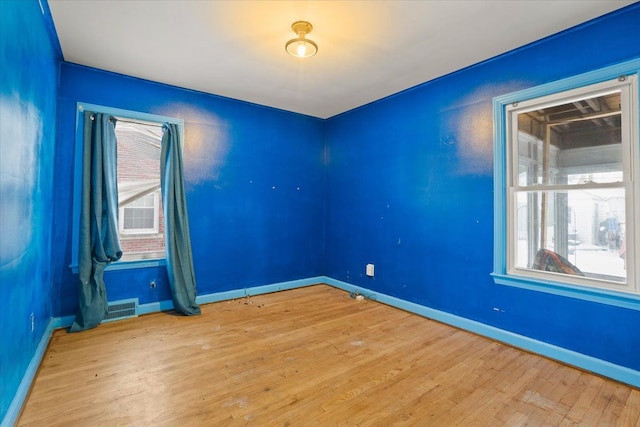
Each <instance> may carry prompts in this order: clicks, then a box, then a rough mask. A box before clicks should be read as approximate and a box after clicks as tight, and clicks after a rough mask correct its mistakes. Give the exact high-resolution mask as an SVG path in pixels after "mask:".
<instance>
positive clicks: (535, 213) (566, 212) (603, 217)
mask: <svg viewBox="0 0 640 427" xmlns="http://www.w3.org/2000/svg"><path fill="white" fill-rule="evenodd" d="M515 199H516V201H517V209H516V212H515V225H516V227H515V228H514V230H515V231H514V236H513V239H514V241H515V242H514V243H515V245H514V248H515V260H514V262H515V266H516V267H518V268H526V269H534V270H543V271H552V272H555V273H561V274H568V275H581V276H586V277H591V278H596V279H603V280H611V281H615V282H620V283H624V282H625V281H626V275H627V274H626V265H625V226H626V223H625V208H624V207H625V195H624V189H622V188H609V189H591V190H569V191H521V192H517V193H516V197H515ZM545 250H546V251H545Z"/></svg>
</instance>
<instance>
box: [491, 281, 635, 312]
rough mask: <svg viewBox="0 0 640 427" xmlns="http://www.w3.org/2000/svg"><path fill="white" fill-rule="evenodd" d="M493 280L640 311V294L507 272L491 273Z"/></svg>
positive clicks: (501, 283) (502, 283) (508, 284)
mask: <svg viewBox="0 0 640 427" xmlns="http://www.w3.org/2000/svg"><path fill="white" fill-rule="evenodd" d="M491 276H493V280H494V281H495V282H496V283H497V284H499V285H507V286H514V287H517V288H523V289H529V290H533V291H538V292H546V293H549V294H554V295H561V296H565V297H569V298H577V299H581V300H585V301H591V302H597V303H600V304H608V305H613V306H617V307H623V308H628V309H630V310H637V311H640V296H639V295H632V294H627V293H624V292H615V291H609V290H604V289H594V288H584V287H579V286H572V285H566V284H559V283H557V282H551V281H545V280H540V279H533V278H529V277H521V276H514V275H507V274H499V273H491Z"/></svg>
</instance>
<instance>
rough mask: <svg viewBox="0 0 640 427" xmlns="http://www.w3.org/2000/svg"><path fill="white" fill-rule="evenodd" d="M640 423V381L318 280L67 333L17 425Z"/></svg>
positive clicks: (51, 352)
mask: <svg viewBox="0 0 640 427" xmlns="http://www.w3.org/2000/svg"><path fill="white" fill-rule="evenodd" d="M639 420H640V391H639V390H637V389H634V388H632V387H628V386H625V385H623V384H620V383H617V382H614V381H611V380H608V379H605V378H601V377H598V376H595V375H591V374H589V373H586V372H583V371H580V370H577V369H574V368H571V367H568V366H565V365H562V364H560V363H557V362H554V361H551V360H548V359H545V358H543V357H540V356H537V355H533V354H531V353H527V352H525V351H522V350H519V349H516V348H513V347H509V346H507V345H503V344H500V343H497V342H494V341H491V340H488V339H486V338H483V337H480V336H477V335H474V334H471V333H467V332H464V331H461V330H458V329H455V328H452V327H449V326H446V325H443V324H441V323H438V322H434V321H431V320H428V319H425V318H422V317H420V316H417V315H414V314H411V313H407V312H404V311H402V310H397V309H394V308H392V307H388V306H385V305H383V304H380V303H377V302H374V301H369V300H366V301H356V300H355V299H352V298H350V297H349V294H348V293H345V292H343V291H340V290H338V289H334V288H331V287H329V286H325V285H318V286H311V287H307V288H301V289H294V290H290V291H284V292H278V293H274V294H268V295H259V296H253V297H248V298H242V299H238V300H233V301H225V302H220V303H215V304H208V305H205V306H203V307H202V315H201V316H198V317H183V316H175V315H172V314H170V313H157V314H152V315H146V316H141V317H139V318H136V319H128V320H123V321H119V322H113V323H108V324H104V325H101V326H100V327H98V328H96V329H93V330H91V331H87V332H83V333H78V334H67V333H66V332H65V331H62V330H58V331H55V332H54V334H53V337H52V339H51V342H50V344H49V348H48V349H47V352H46V354H45V356H44V359H43V362H42V365H41V367H40V369H39V371H38V374H37V376H36V378H35V380H34V384H33V387H32V390H31V392H30V394H29V397H28V399H27V401H26V403H25V407H24V409H23V412H22V414H21V417H20V419H19V421H18V425H20V426H44V425H46V426H128V425H154V426H156V425H158V426H185V425H231V426H234V425H260V426H264V425H268V426H272V425H273V426H285V425H289V426H314V425H317V426H326V425H336V426H355V425H358V426H389V425H398V426H403V425H406V426H423V425H433V426H441V425H443V426H452V425H453V426H455V425H463V426H469V425H473V426H495V425H508V426H517V425H566V426H571V425H581V426H597V425H612V426H625V427H627V426H628V427H634V426H637V425H638V422H639Z"/></svg>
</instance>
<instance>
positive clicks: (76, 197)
mask: <svg viewBox="0 0 640 427" xmlns="http://www.w3.org/2000/svg"><path fill="white" fill-rule="evenodd" d="M85 110H88V111H93V112H97V113H105V114H110V115H112V116H116V117H122V118H126V119H131V120H140V121H146V122H158V123H173V124H176V125H177V126H178V129H179V131H180V134H181V135H184V120H182V119H176V118H175V117H167V116H160V115H157V114H149V113H142V112H139V111H131V110H124V109H122V108H114V107H108V106H104V105H96V104H90V103H87V102H78V103H77V104H76V128H75V138H76V141H75V157H74V175H73V182H74V183H73V223H72V241H71V263H70V264H69V268H70V269H71V271H72V272H73V273H75V274H77V273H78V246H79V240H80V206H81V200H82V156H83V138H84V120H83V115H84V111H85ZM180 141H183V138H180ZM180 149H181V150H182V149H183V146H180ZM161 265H166V259H165V258H156V259H149V260H144V259H143V260H135V261H117V262H113V263H111V264H109V265H108V266H107V268H106V270H125V269H130V268H145V267H157V266H161Z"/></svg>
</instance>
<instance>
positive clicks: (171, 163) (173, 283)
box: [160, 123, 200, 316]
mask: <svg viewBox="0 0 640 427" xmlns="http://www.w3.org/2000/svg"><path fill="white" fill-rule="evenodd" d="M163 131H164V133H163V135H162V151H161V154H160V185H161V188H162V207H163V209H164V211H163V212H164V233H165V243H166V244H165V250H166V254H167V273H168V275H169V286H170V287H171V298H172V300H173V308H174V309H175V310H176V311H177V312H179V313H182V314H186V315H188V316H190V315H194V314H200V307H199V306H198V304H196V279H195V273H194V268H193V255H192V253H191V238H190V236H189V220H188V216H187V202H186V197H185V192H184V180H183V176H182V150H181V145H182V144H181V143H180V132H179V129H178V126H177V125H176V124H173V123H165V124H164V126H163Z"/></svg>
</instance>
